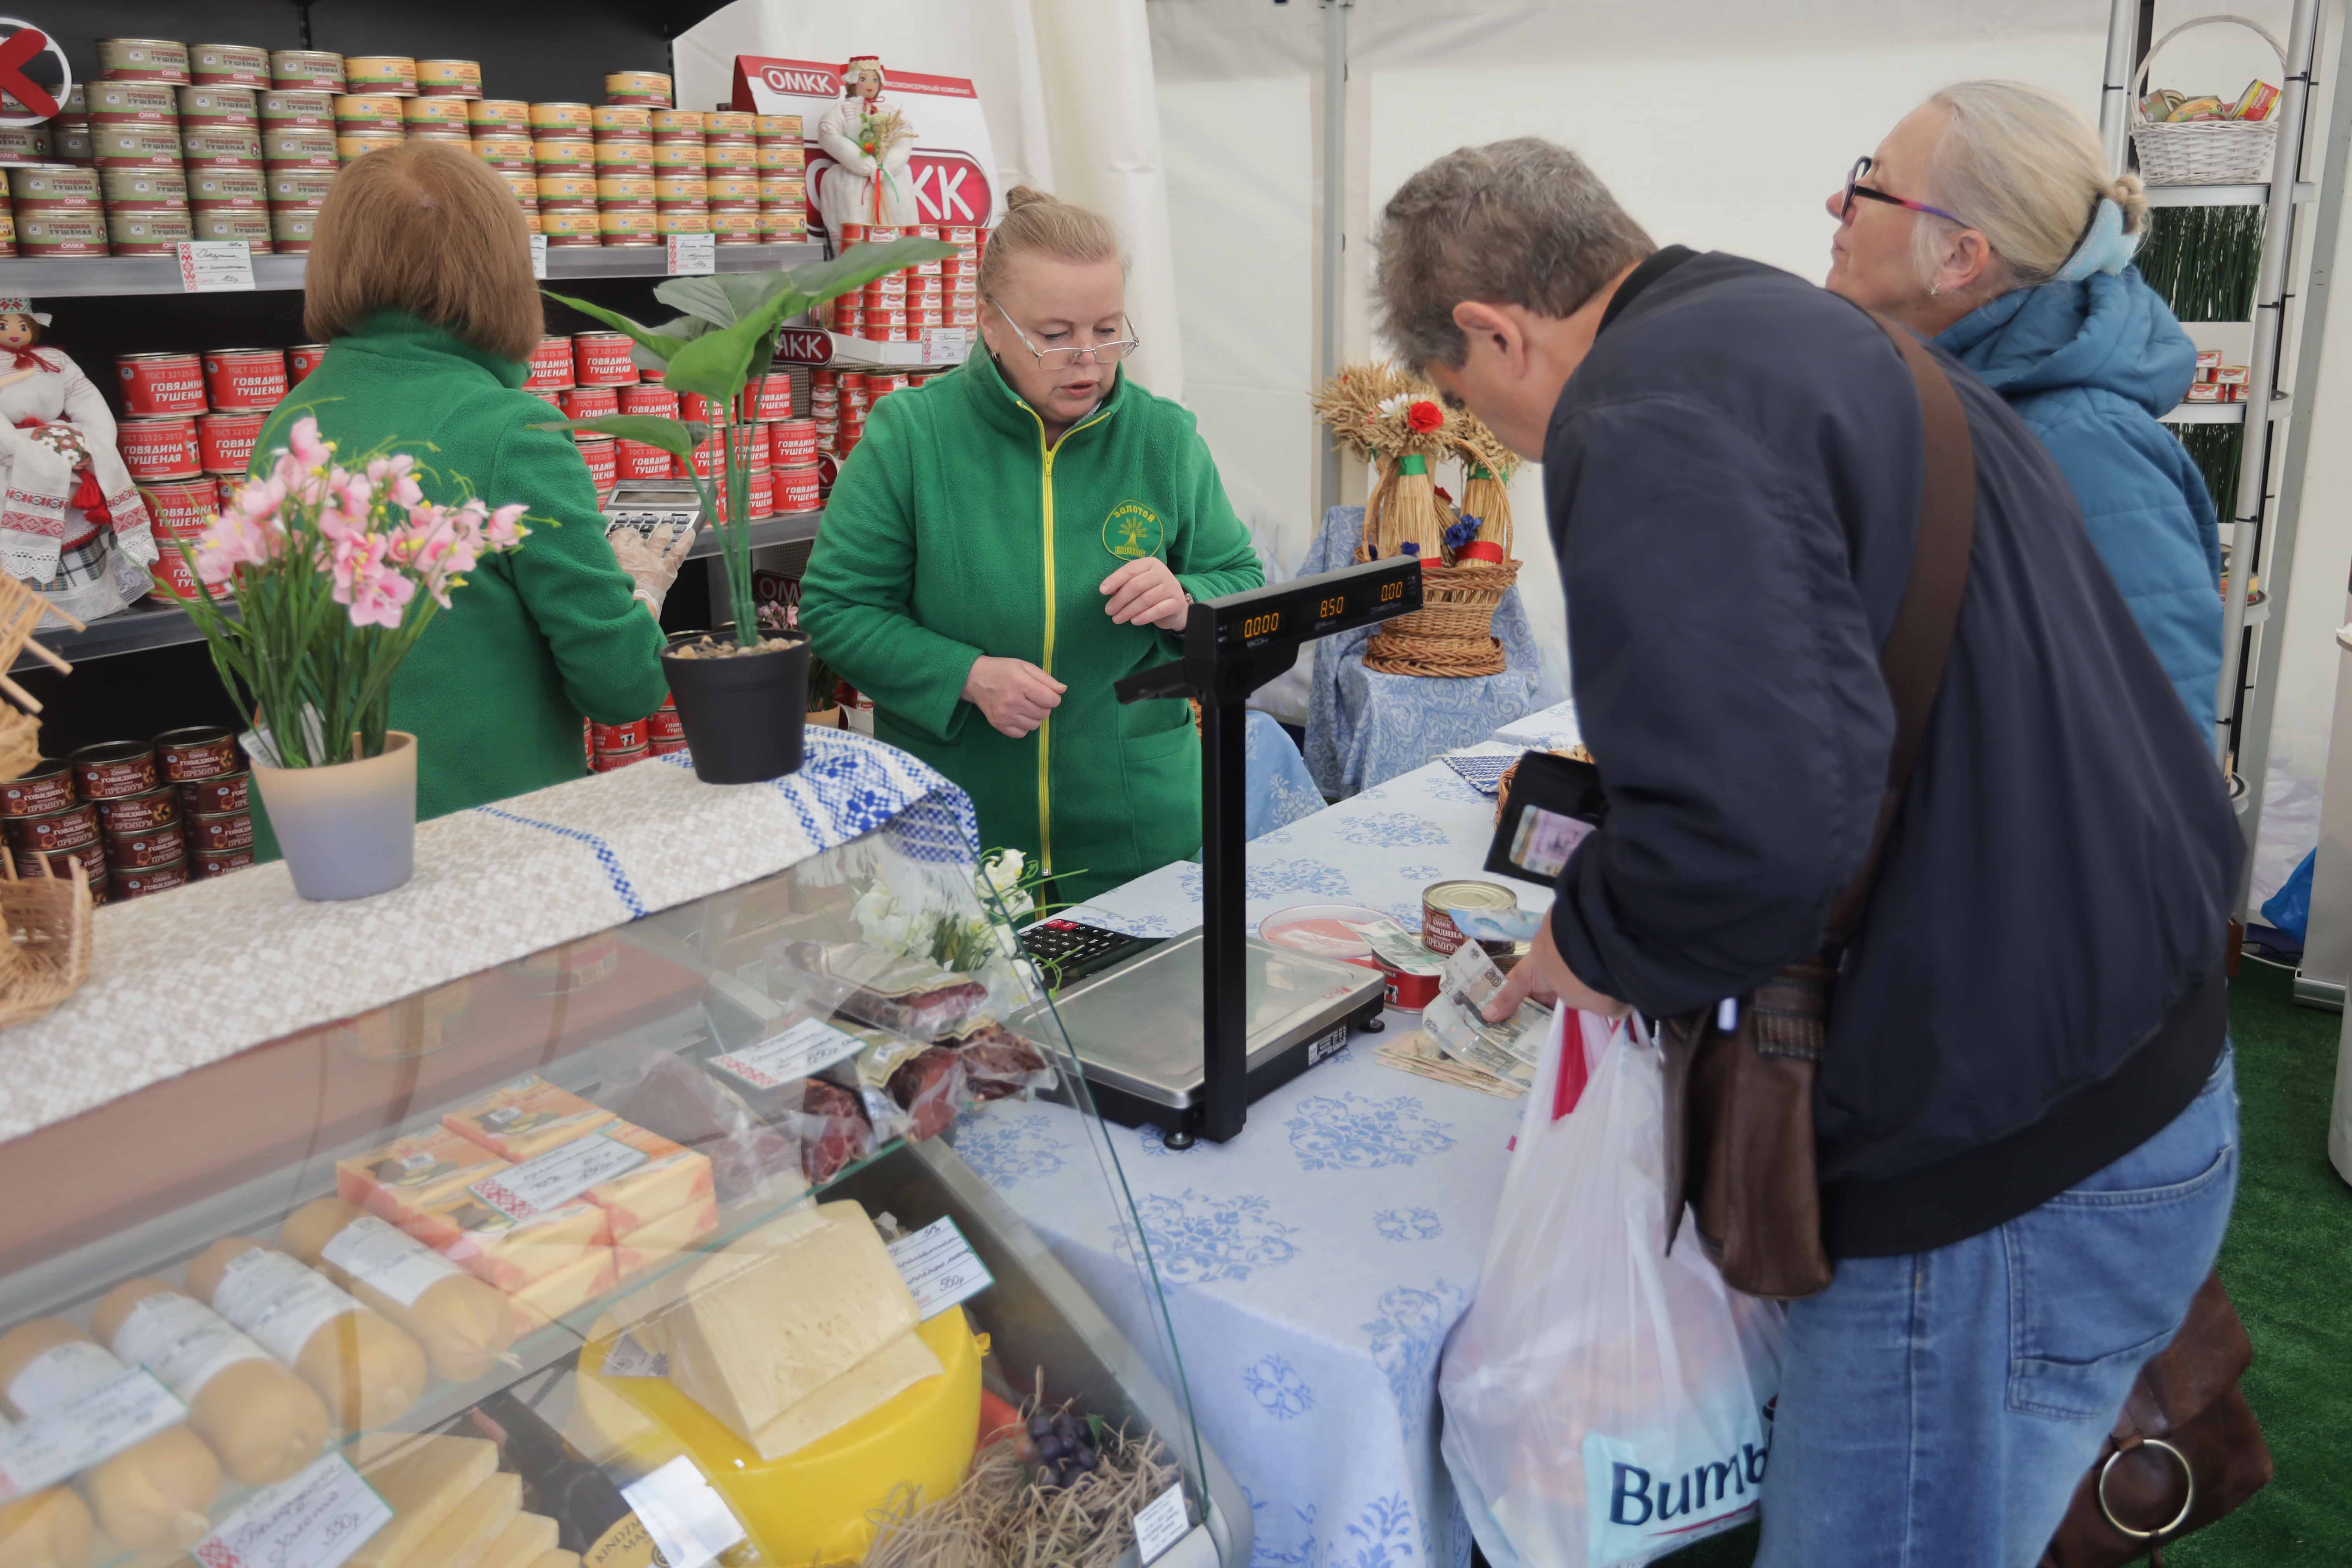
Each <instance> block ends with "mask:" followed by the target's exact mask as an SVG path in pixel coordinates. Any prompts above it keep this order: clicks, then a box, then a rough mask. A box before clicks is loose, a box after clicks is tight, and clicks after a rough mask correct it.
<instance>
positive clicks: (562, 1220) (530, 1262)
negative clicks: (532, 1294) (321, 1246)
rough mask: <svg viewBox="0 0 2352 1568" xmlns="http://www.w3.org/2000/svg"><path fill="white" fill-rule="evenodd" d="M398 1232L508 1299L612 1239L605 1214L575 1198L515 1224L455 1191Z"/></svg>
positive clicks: (467, 1193) (502, 1212) (494, 1209)
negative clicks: (434, 1252) (436, 1253)
mask: <svg viewBox="0 0 2352 1568" xmlns="http://www.w3.org/2000/svg"><path fill="white" fill-rule="evenodd" d="M399 1223H400V1228H402V1229H403V1230H405V1231H407V1232H408V1233H409V1234H410V1235H411V1236H414V1237H415V1238H416V1239H417V1240H419V1241H422V1242H424V1243H425V1245H426V1246H427V1247H430V1248H432V1249H434V1250H435V1251H436V1252H438V1253H440V1254H441V1256H443V1257H444V1258H446V1259H448V1260H449V1261H451V1262H452V1263H455V1264H457V1265H458V1266H459V1267H461V1268H463V1269H464V1270H466V1271H467V1273H469V1274H471V1275H473V1276H474V1277H475V1278H476V1279H478V1280H485V1281H488V1282H489V1283H491V1284H493V1285H496V1286H497V1287H498V1288H499V1290H501V1291H507V1292H508V1293H509V1294H512V1293H513V1292H514V1291H520V1290H521V1289H523V1288H524V1287H525V1286H528V1285H530V1284H533V1283H535V1282H537V1281H541V1280H544V1279H545V1278H547V1276H549V1275H550V1274H552V1273H554V1272H555V1271H556V1270H558V1269H562V1268H565V1267H567V1266H569V1265H571V1264H572V1263H576V1262H578V1261H579V1260H580V1255H581V1253H582V1252H583V1251H585V1250H587V1249H590V1248H592V1247H593V1248H596V1249H603V1248H604V1245H605V1243H606V1242H607V1241H608V1240H610V1239H611V1232H610V1229H609V1226H610V1221H609V1220H608V1219H607V1218H606V1216H605V1214H604V1210H603V1209H601V1208H599V1207H596V1206H595V1205H594V1204H593V1203H589V1202H587V1201H586V1200H584V1199H581V1198H574V1199H572V1201H571V1202H569V1203H564V1204H560V1205H558V1206H557V1207H554V1208H551V1209H549V1210H547V1211H546V1212H545V1213H543V1214H535V1215H533V1216H531V1217H530V1218H529V1219H517V1218H513V1217H512V1216H510V1215H509V1214H508V1213H507V1212H506V1211H505V1210H503V1209H500V1208H498V1207H494V1206H493V1205H491V1204H489V1203H486V1202H484V1201H483V1200H482V1198H481V1197H478V1196H477V1195H476V1194H475V1193H473V1192H471V1191H469V1190H466V1189H462V1188H461V1189H460V1190H458V1191H457V1192H455V1193H453V1194H451V1195H450V1196H448V1197H445V1198H443V1199H441V1200H440V1201H439V1202H438V1203H436V1204H433V1205H430V1206H428V1207H425V1208H422V1209H419V1210H417V1211H416V1212H415V1214H413V1215H411V1216H410V1217H409V1218H407V1219H406V1220H404V1221H401V1222H399Z"/></svg>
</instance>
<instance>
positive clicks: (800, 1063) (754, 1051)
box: [710, 1018, 866, 1089]
mask: <svg viewBox="0 0 2352 1568" xmlns="http://www.w3.org/2000/svg"><path fill="white" fill-rule="evenodd" d="M865 1045H866V1042H865V1041H864V1040H859V1039H858V1038H857V1037H856V1035H853V1034H847V1033H845V1032H843V1031H842V1030H837V1029H835V1028H834V1027H833V1026H832V1025H831V1024H829V1023H827V1022H825V1021H824V1019H810V1018H804V1019H797V1020H796V1021H794V1022H793V1023H792V1024H791V1025H790V1026H788V1027H787V1028H786V1029H785V1030H783V1032H782V1033H781V1034H777V1035H773V1036H771V1037H770V1038H768V1039H766V1040H761V1042H760V1043H759V1044H757V1045H753V1046H746V1047H745V1048H744V1049H743V1050H741V1051H730V1052H728V1053H727V1054H726V1055H725V1056H714V1057H712V1058H711V1059H710V1065H711V1066H713V1067H716V1068H718V1069H719V1071H721V1072H725V1073H728V1074H730V1075H731V1076H733V1077H736V1078H740V1079H741V1080H742V1081H743V1082H746V1083H748V1084H750V1085H751V1087H752V1088H754V1089H781V1088H782V1087H783V1086H784V1085H785V1084H787V1083H791V1082H796V1081H797V1080H800V1079H803V1078H806V1077H808V1076H809V1075H810V1074H812V1073H816V1072H823V1071H824V1070H825V1069H826V1068H828V1067H831V1066H832V1065H833V1064H834V1063H835V1062H836V1061H845V1060H847V1059H848V1058H850V1057H853V1056H855V1055H856V1054H857V1053H858V1052H859V1051H862V1050H864V1049H865Z"/></svg>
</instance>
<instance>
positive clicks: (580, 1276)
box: [507, 1247, 615, 1328]
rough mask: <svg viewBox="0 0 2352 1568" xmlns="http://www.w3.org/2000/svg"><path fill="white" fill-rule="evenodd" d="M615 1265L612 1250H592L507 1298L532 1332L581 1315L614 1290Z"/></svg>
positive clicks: (603, 1248)
mask: <svg viewBox="0 0 2352 1568" xmlns="http://www.w3.org/2000/svg"><path fill="white" fill-rule="evenodd" d="M614 1268H615V1264H614V1258H613V1249H611V1248H609V1247H590V1248H587V1249H583V1251H582V1252H581V1254H580V1256H579V1257H578V1258H576V1259H574V1260H572V1261H571V1262H569V1263H566V1264H565V1265H564V1266H563V1267H562V1268H561V1269H558V1270H555V1271H554V1272H553V1273H551V1274H544V1275H541V1277H540V1278H539V1279H536V1280H534V1281H531V1282H530V1284H528V1285H526V1286H524V1287H523V1288H522V1289H521V1290H520V1291H515V1292H514V1293H513V1294H512V1295H510V1296H509V1297H508V1298H507V1300H508V1301H509V1304H510V1305H511V1306H512V1307H513V1308H514V1310H515V1312H516V1315H517V1316H519V1317H520V1318H521V1319H522V1321H523V1322H524V1323H525V1324H526V1325H528V1326H529V1327H531V1328H536V1327H538V1326H540V1325H541V1324H542V1323H547V1322H553V1321H554V1320H555V1319H557V1318H560V1317H562V1316H563V1315H564V1314H565V1313H567V1312H578V1311H579V1310H580V1309H581V1308H582V1307H584V1306H586V1305H587V1304H588V1303H589V1302H590V1301H594V1300H595V1299H596V1298H597V1297H598V1296H601V1295H603V1294H604V1292H605V1291H609V1290H611V1289H612V1288H613V1281H614V1278H615V1275H614Z"/></svg>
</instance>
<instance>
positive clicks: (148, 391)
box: [114, 354, 205, 419]
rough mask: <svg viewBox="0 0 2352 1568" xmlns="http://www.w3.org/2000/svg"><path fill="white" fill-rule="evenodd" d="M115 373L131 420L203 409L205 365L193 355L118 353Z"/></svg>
mask: <svg viewBox="0 0 2352 1568" xmlns="http://www.w3.org/2000/svg"><path fill="white" fill-rule="evenodd" d="M114 374H115V384H116V388H117V390H118V391H120V392H121V394H122V412H123V413H125V414H128V415H129V416H130V417H131V418H133V419H153V418H156V417H159V416H161V415H164V414H174V413H204V412H205V367H204V362H203V361H201V360H199V359H197V358H196V356H195V355H194V354H118V355H117V356H115V361H114Z"/></svg>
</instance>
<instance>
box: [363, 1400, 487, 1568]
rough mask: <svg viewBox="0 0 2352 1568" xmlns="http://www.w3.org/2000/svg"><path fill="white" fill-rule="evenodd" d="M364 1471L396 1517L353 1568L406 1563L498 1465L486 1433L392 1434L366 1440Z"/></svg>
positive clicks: (396, 1566)
mask: <svg viewBox="0 0 2352 1568" xmlns="http://www.w3.org/2000/svg"><path fill="white" fill-rule="evenodd" d="M355 1460H356V1462H357V1463H358V1465H359V1467H360V1473H361V1474H362V1475H363V1476H365V1477H366V1478H367V1482H368V1484H369V1485H370V1486H372V1487H373V1488H375V1490H376V1491H377V1492H378V1493H379V1494H380V1495H381V1496H382V1497H383V1500H384V1501H385V1502H386V1503H388V1504H390V1505H391V1507H392V1522H391V1523H389V1524H387V1525H385V1526H384V1527H383V1529H382V1530H380V1531H376V1532H375V1534H373V1535H372V1536H370V1537H369V1538H368V1540H367V1542H366V1543H365V1544H364V1545H362V1547H361V1548H360V1549H359V1551H358V1552H357V1553H356V1554H354V1555H353V1556H352V1560H351V1564H350V1568H404V1565H405V1564H406V1563H408V1561H409V1559H410V1558H412V1557H414V1556H415V1552H416V1549H417V1547H418V1546H419V1545H421V1544H422V1543H423V1542H424V1541H425V1537H426V1536H428V1535H431V1534H432V1533H433V1532H434V1531H436V1530H438V1529H439V1528H440V1527H441V1523H442V1521H444V1520H446V1519H447V1518H448V1517H449V1516H450V1514H451V1513H453V1512H455V1511H456V1510H457V1505H458V1504H459V1503H461V1502H463V1501H465V1500H466V1499H467V1498H468V1497H470V1496H472V1495H473V1493H474V1490H475V1489H476V1488H478V1487H479V1486H480V1485H481V1484H482V1483H483V1482H484V1481H487V1480H488V1479H490V1477H491V1475H492V1474H493V1473H494V1472H495V1471H496V1470H497V1469H498V1468H499V1446H498V1445H497V1444H496V1443H493V1442H491V1441H490V1440H489V1439H488V1438H487V1437H419V1436H416V1435H415V1434H412V1433H406V1432H402V1433H388V1434H385V1435H384V1436H383V1437H372V1438H368V1439H366V1440H364V1441H363V1443H362V1447H361V1450H360V1452H359V1453H358V1454H357V1455H356V1456H355Z"/></svg>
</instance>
